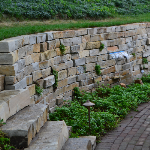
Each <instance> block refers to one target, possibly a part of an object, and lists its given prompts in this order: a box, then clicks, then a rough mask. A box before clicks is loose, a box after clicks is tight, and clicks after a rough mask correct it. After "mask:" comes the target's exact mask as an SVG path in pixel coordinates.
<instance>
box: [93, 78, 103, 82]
mask: <svg viewBox="0 0 150 150" xmlns="http://www.w3.org/2000/svg"><path fill="white" fill-rule="evenodd" d="M100 81H102V77H101V76H99V77H95V78H94V82H95V83H97V82H100Z"/></svg>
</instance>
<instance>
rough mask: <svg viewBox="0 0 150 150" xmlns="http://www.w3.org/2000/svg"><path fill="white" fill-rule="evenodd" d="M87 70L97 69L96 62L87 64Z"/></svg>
mask: <svg viewBox="0 0 150 150" xmlns="http://www.w3.org/2000/svg"><path fill="white" fill-rule="evenodd" d="M85 67H86V71H90V72H93V71H94V70H95V63H89V64H86V65H85Z"/></svg>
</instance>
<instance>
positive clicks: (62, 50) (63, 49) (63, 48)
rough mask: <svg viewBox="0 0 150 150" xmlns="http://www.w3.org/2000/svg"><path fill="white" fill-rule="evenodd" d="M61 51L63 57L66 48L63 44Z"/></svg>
mask: <svg viewBox="0 0 150 150" xmlns="http://www.w3.org/2000/svg"><path fill="white" fill-rule="evenodd" d="M60 51H61V54H62V55H64V54H65V51H66V48H65V46H64V45H63V44H60Z"/></svg>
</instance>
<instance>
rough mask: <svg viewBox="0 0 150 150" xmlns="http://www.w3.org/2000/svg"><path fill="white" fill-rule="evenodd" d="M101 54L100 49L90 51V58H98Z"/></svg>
mask: <svg viewBox="0 0 150 150" xmlns="http://www.w3.org/2000/svg"><path fill="white" fill-rule="evenodd" d="M99 54H100V52H99V49H93V50H90V56H98V55H99Z"/></svg>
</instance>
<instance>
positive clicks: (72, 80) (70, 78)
mask: <svg viewBox="0 0 150 150" xmlns="http://www.w3.org/2000/svg"><path fill="white" fill-rule="evenodd" d="M74 82H76V75H74V76H71V77H69V78H68V84H72V83H74Z"/></svg>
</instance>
